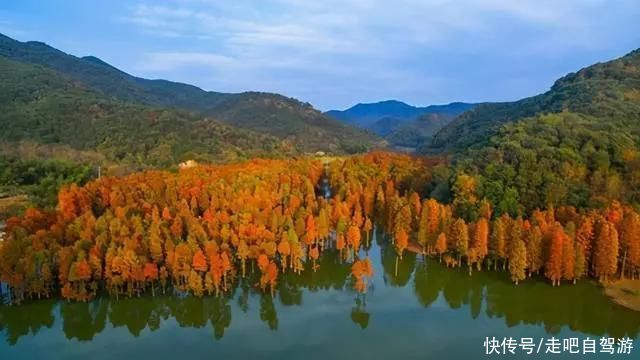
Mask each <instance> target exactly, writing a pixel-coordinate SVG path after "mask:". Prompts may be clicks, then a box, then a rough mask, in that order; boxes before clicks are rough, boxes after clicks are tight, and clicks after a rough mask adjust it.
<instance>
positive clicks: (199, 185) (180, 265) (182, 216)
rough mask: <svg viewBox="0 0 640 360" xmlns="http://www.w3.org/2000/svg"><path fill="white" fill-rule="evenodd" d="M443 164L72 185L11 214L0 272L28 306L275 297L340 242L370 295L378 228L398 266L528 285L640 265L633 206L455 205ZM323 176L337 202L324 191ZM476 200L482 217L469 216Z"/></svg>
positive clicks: (337, 163)
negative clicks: (254, 292)
mask: <svg viewBox="0 0 640 360" xmlns="http://www.w3.org/2000/svg"><path fill="white" fill-rule="evenodd" d="M437 163H438V162H437V161H435V160H432V159H425V158H416V157H411V156H407V155H399V154H387V153H371V154H367V155H363V156H354V157H350V158H346V159H337V160H334V161H333V162H331V164H330V165H328V167H327V168H326V169H325V167H324V166H323V165H322V164H321V163H320V162H319V161H316V160H314V159H304V158H303V159H295V160H253V161H248V162H244V163H238V164H230V165H218V166H199V167H194V168H190V169H184V170H181V171H180V172H178V173H170V172H160V171H147V172H142V173H138V174H134V175H130V176H127V177H122V178H114V177H103V178H101V179H98V180H96V181H93V182H90V183H88V184H87V185H85V186H84V187H78V186H75V185H72V186H70V187H67V188H64V189H63V190H61V191H60V194H59V203H58V207H57V209H56V211H54V212H46V211H41V210H37V209H30V210H28V211H27V212H26V213H25V215H24V216H23V217H20V218H12V219H9V220H8V221H7V228H6V232H7V238H6V239H5V241H3V242H2V243H0V280H1V281H2V282H5V283H6V284H8V285H9V289H10V291H11V295H12V299H13V300H14V301H16V302H19V301H21V300H23V299H27V298H41V297H49V296H53V295H57V294H61V295H62V296H63V297H65V298H67V299H71V300H78V301H87V300H89V299H91V298H93V297H94V296H96V295H97V294H98V292H99V291H106V292H108V293H110V294H111V295H113V296H115V297H119V296H136V295H139V294H141V293H143V292H147V291H150V292H152V293H155V292H156V291H161V292H166V291H167V290H169V289H171V290H173V291H180V292H187V293H191V294H193V295H196V296H203V295H215V296H219V295H222V294H225V293H228V292H230V291H231V289H233V286H234V284H237V283H238V282H239V281H242V280H243V279H249V278H251V279H254V280H253V282H252V285H254V286H256V287H259V288H261V289H262V290H263V291H265V292H269V293H271V294H274V293H275V291H276V287H277V286H278V278H279V276H281V274H282V273H285V272H291V273H293V274H300V273H301V272H303V271H308V270H307V269H309V270H310V271H313V270H315V269H317V267H318V266H321V265H319V263H321V262H320V261H318V260H320V258H321V257H322V254H323V252H325V251H335V252H336V253H339V255H340V258H341V259H342V261H346V262H353V264H352V275H353V277H354V279H355V284H356V289H357V290H358V291H365V290H366V279H367V278H370V277H371V275H372V271H373V270H372V266H371V263H370V261H369V259H368V257H366V256H362V252H363V251H366V249H367V247H368V242H369V239H370V236H371V234H370V233H371V232H372V231H373V230H374V226H373V225H374V224H375V225H376V227H377V228H378V229H380V230H384V231H385V232H386V233H388V234H389V235H390V236H389V239H390V241H392V242H393V244H391V246H393V247H394V248H395V250H396V252H397V254H398V257H397V260H398V261H402V257H403V253H404V252H405V251H407V250H408V249H409V250H411V249H413V250H412V251H418V252H421V253H422V254H424V255H425V256H438V257H439V258H440V259H444V260H445V262H447V264H448V265H454V266H462V265H463V264H466V265H468V268H469V272H470V273H471V271H472V270H473V269H477V270H482V269H483V268H484V269H491V268H493V269H498V268H500V269H504V270H506V271H509V272H510V275H511V278H512V279H513V280H514V282H516V283H518V282H520V281H523V280H525V279H526V278H527V277H529V276H532V275H535V274H543V275H544V276H546V277H547V278H548V279H549V280H550V281H551V282H552V283H553V284H554V285H557V284H560V283H561V282H562V281H568V282H575V281H576V280H577V279H579V278H581V277H583V276H592V277H595V278H598V279H600V280H602V281H607V280H610V279H612V278H613V277H615V276H630V277H634V276H638V275H639V274H640V221H639V218H638V214H637V213H636V212H635V211H634V210H633V209H632V208H630V207H628V206H625V205H623V204H619V203H612V204H611V205H610V206H609V207H608V208H606V209H602V210H590V211H584V212H578V211H577V210H576V209H573V208H570V207H559V208H557V209H556V208H553V207H549V208H548V209H545V210H536V211H534V212H533V213H531V214H530V216H529V217H528V218H526V219H525V218H511V217H509V216H508V215H500V216H496V215H494V214H492V210H491V206H490V204H489V203H488V202H486V201H484V200H481V199H476V198H475V197H474V195H473V190H474V187H475V186H478V184H477V181H476V180H475V179H473V178H469V177H467V178H464V179H461V180H460V181H459V182H457V184H456V186H457V187H456V190H457V191H459V192H464V193H465V194H467V196H468V199H467V200H468V201H462V199H458V200H457V201H454V202H452V204H443V203H440V202H438V201H436V200H435V199H429V198H426V197H425V196H424V195H425V194H424V191H425V189H426V188H427V187H428V184H429V182H430V181H431V178H432V173H431V169H432V167H433V166H434V165H437ZM323 176H327V177H328V180H329V183H330V184H331V185H332V194H333V195H332V197H331V198H330V199H325V198H324V197H323V196H322V195H321V193H322V192H321V191H318V190H319V189H318V188H317V186H318V184H320V183H321V181H320V180H321V178H322V177H323ZM474 206H476V207H477V208H478V211H477V212H476V213H477V215H478V216H475V217H462V216H456V214H459V213H461V212H464V211H462V210H461V209H463V210H465V211H467V210H468V209H469V208H470V207H474ZM363 239H364V240H363ZM306 264H309V266H308V267H306V266H305V265H306Z"/></svg>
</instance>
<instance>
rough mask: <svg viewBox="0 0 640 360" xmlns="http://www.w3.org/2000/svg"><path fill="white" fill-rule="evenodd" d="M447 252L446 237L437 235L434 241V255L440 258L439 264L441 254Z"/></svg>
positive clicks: (443, 234)
mask: <svg viewBox="0 0 640 360" xmlns="http://www.w3.org/2000/svg"><path fill="white" fill-rule="evenodd" d="M446 251H447V235H445V233H443V232H441V233H440V234H439V235H438V239H437V240H436V253H437V254H438V256H439V257H440V262H442V254H444V253H445V252H446Z"/></svg>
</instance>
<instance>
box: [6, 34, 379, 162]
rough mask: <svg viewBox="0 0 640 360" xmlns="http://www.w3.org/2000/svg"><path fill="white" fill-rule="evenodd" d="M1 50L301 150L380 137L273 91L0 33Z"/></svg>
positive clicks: (129, 98) (352, 145) (128, 97)
mask: <svg viewBox="0 0 640 360" xmlns="http://www.w3.org/2000/svg"><path fill="white" fill-rule="evenodd" d="M0 56H4V57H6V58H7V59H11V60H14V61H18V62H21V63H28V64H36V65H41V66H43V67H46V68H49V69H51V70H54V71H56V72H58V73H60V74H63V75H64V76H66V77H68V78H69V79H72V80H74V81H75V82H77V83H79V84H82V85H84V86H86V87H87V88H90V89H92V90H95V91H97V92H99V93H101V94H102V95H104V96H106V97H108V98H113V99H116V100H120V101H125V102H128V103H137V104H143V105H150V106H154V107H170V108H179V109H183V110H187V111H191V112H197V113H199V114H201V115H203V116H209V117H212V118H215V119H218V120H220V121H222V122H226V123H228V124H230V125H234V126H240V127H244V128H247V129H250V130H256V131H260V132H264V133H266V134H270V135H273V136H276V137H279V138H280V139H286V140H288V141H292V142H293V143H294V145H295V146H296V147H298V148H299V149H301V150H304V151H316V150H325V151H326V150H331V151H334V152H338V153H345V152H353V151H361V150H363V149H367V148H369V147H370V146H371V145H372V144H374V143H378V142H379V141H380V139H378V138H377V137H376V136H374V135H372V134H370V133H367V132H365V131H363V130H359V129H356V128H353V127H350V126H346V125H344V124H340V123H339V122H337V121H335V120H333V119H330V118H328V117H326V116H325V115H324V114H322V113H320V112H319V111H317V110H315V109H313V108H312V107H311V105H309V104H304V103H302V102H300V101H297V100H295V99H291V98H287V97H284V96H281V95H277V94H269V93H256V92H253V93H240V94H225V93H219V92H210V91H204V90H202V89H200V88H198V87H196V86H192V85H187V84H182V83H176V82H172V81H167V80H148V79H142V78H138V77H135V76H132V75H129V74H127V73H125V72H123V71H121V70H119V69H117V68H115V67H113V66H111V65H109V64H107V63H105V62H104V61H102V60H100V59H98V58H96V57H92V56H87V57H83V58H78V57H75V56H72V55H69V54H66V53H64V52H62V51H60V50H57V49H55V48H52V47H50V46H48V45H46V44H44V43H41V42H33V41H32V42H19V41H16V40H13V39H11V38H9V37H6V36H3V35H1V34H0Z"/></svg>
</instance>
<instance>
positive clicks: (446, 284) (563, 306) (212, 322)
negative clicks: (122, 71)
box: [0, 234, 640, 345]
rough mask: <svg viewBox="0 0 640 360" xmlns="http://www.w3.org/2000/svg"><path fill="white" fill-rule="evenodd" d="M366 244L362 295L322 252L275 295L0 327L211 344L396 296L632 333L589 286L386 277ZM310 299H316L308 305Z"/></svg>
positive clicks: (175, 301) (171, 303)
mask: <svg viewBox="0 0 640 360" xmlns="http://www.w3.org/2000/svg"><path fill="white" fill-rule="evenodd" d="M374 239H376V240H374V243H373V245H372V247H371V249H368V250H367V251H368V253H369V255H370V256H371V258H372V261H373V263H374V266H375V272H376V274H375V276H374V278H373V279H372V280H373V281H372V282H371V286H370V288H369V291H368V293H367V294H358V293H355V292H353V291H352V290H351V289H352V284H351V281H352V280H351V276H350V265H349V264H347V263H344V262H342V261H341V260H340V258H339V257H338V256H337V254H336V253H335V252H326V253H325V254H324V255H323V256H322V257H321V259H319V264H320V267H319V268H318V270H317V271H315V272H314V271H312V270H311V269H310V268H307V269H305V271H304V272H303V273H302V274H301V275H293V274H287V275H284V276H282V277H281V278H280V279H279V284H278V288H277V296H276V297H275V298H273V297H271V296H270V295H269V294H263V293H261V292H260V291H259V290H257V289H256V287H255V286H253V285H252V284H255V283H257V278H248V279H245V280H243V281H241V282H240V283H239V284H238V285H237V287H236V288H235V289H234V290H233V291H232V293H230V294H227V296H226V297H218V298H213V297H204V298H196V297H191V296H178V295H175V296H165V297H155V298H154V297H150V296H144V297H140V298H133V299H125V300H119V301H116V300H112V299H110V298H106V297H102V298H98V299H96V300H94V301H92V302H90V303H68V302H59V301H55V300H41V301H33V302H29V303H25V304H23V305H21V306H0V331H1V332H2V333H3V334H4V337H5V339H6V342H7V343H8V344H10V345H14V344H16V343H18V341H19V340H20V339H21V338H22V337H25V336H33V337H36V336H38V333H39V331H41V330H42V329H45V328H47V329H49V328H52V327H54V324H57V325H58V326H59V327H60V328H61V331H62V333H64V336H65V337H66V338H67V339H75V340H78V341H81V342H87V341H91V340H93V339H94V338H95V337H96V335H98V334H100V333H101V332H103V331H104V330H105V329H106V328H110V327H114V328H126V329H127V331H128V333H129V334H131V335H132V336H134V337H138V336H140V335H141V334H142V333H143V332H144V331H145V329H148V331H150V332H154V331H157V330H159V329H161V328H162V327H163V325H164V324H165V323H167V322H169V321H171V322H175V323H177V324H178V325H179V326H180V327H184V328H210V329H211V331H212V337H213V338H214V339H221V338H223V337H224V336H225V332H227V331H228V330H229V329H230V328H232V327H233V324H234V318H233V315H236V316H238V319H237V321H238V324H236V325H237V326H241V325H242V321H244V320H243V319H246V317H247V316H256V314H257V317H259V319H260V320H261V322H263V323H264V328H263V329H262V330H261V331H267V332H268V331H269V330H271V331H278V329H279V327H280V326H281V319H280V318H279V316H278V311H283V309H284V307H297V309H295V311H297V312H302V313H304V312H307V311H314V310H318V309H317V307H320V306H321V307H332V308H336V307H337V308H339V309H343V310H344V314H345V316H346V317H348V318H349V320H350V321H351V322H353V324H355V326H357V327H358V328H360V329H362V330H363V331H366V329H367V327H368V326H369V324H370V322H371V321H372V319H375V317H376V311H375V310H372V309H371V308H370V307H368V306H367V305H368V303H371V301H374V300H379V302H381V301H384V303H385V304H384V305H385V306H392V307H397V308H402V307H405V306H409V305H410V304H407V303H406V298H407V297H406V296H399V295H402V294H409V295H410V297H409V298H411V297H412V298H414V299H416V300H417V303H418V304H420V305H421V306H422V307H423V308H424V309H423V311H424V312H429V311H430V309H434V308H436V307H438V308H443V307H444V308H445V309H448V311H449V312H463V313H464V312H468V321H473V319H477V318H478V317H482V316H483V315H484V316H486V317H487V318H498V319H502V320H503V322H504V323H505V324H506V325H507V326H509V327H513V326H517V325H520V324H529V325H535V326H539V327H541V328H544V330H545V331H546V332H547V333H551V334H556V333H558V332H559V331H560V330H561V329H562V328H563V327H568V328H569V329H571V330H573V331H576V332H580V333H585V334H589V335H595V336H601V335H605V334H609V335H610V336H613V337H622V336H629V337H631V338H637V337H638V334H639V331H640V314H639V313H635V312H632V311H629V310H626V309H624V308H621V307H619V306H616V305H614V304H613V303H611V302H610V301H609V300H608V299H607V298H606V297H605V296H604V295H603V294H602V292H601V290H600V289H599V288H597V287H596V286H595V285H594V284H593V283H591V282H589V281H583V282H580V283H578V284H577V285H575V286H570V285H566V286H561V287H559V288H553V287H551V286H549V285H548V284H547V283H546V282H544V281H535V280H534V279H531V280H528V281H525V282H523V283H521V284H520V285H518V286H514V285H513V284H512V283H511V282H510V281H509V280H508V278H507V275H506V274H504V273H496V272H488V271H482V272H474V273H473V276H471V277H469V276H468V274H467V271H466V269H460V270H451V269H447V268H445V267H444V266H443V265H441V264H439V263H438V261H437V260H432V259H427V260H426V261H425V260H424V259H422V257H421V256H416V255H414V254H406V255H405V256H404V259H403V260H402V262H401V263H400V265H399V268H398V273H397V275H395V271H394V270H395V269H394V266H395V256H396V254H395V251H394V249H393V248H392V247H391V246H387V245H385V244H386V241H384V239H382V237H381V236H380V235H379V234H378V236H376V237H374ZM383 289H384V291H383V292H381V290H383ZM383 294H390V296H383ZM319 297H322V301H312V300H314V299H316V298H319ZM345 299H346V300H345ZM345 301H346V302H345ZM318 303H320V305H318ZM434 311H435V310H434ZM298 314H301V313H298ZM292 316H294V315H292ZM290 319H291V318H285V320H287V321H289V320H290ZM406 321H411V319H409V320H406ZM267 329H269V330H267Z"/></svg>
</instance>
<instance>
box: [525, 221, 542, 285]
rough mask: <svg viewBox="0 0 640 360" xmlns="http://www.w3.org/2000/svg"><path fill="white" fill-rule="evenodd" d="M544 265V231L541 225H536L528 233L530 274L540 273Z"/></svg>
mask: <svg viewBox="0 0 640 360" xmlns="http://www.w3.org/2000/svg"><path fill="white" fill-rule="evenodd" d="M543 266H544V258H543V253H542V232H541V231H540V227H539V226H537V225H536V226H534V227H532V228H531V229H530V231H529V232H528V234H527V269H528V270H529V275H531V274H532V273H536V274H537V273H538V272H539V271H540V269H541V268H542V267H543Z"/></svg>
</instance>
